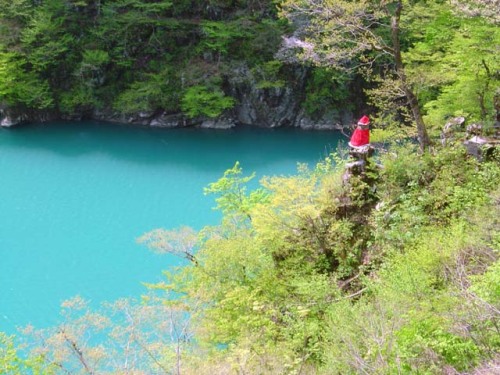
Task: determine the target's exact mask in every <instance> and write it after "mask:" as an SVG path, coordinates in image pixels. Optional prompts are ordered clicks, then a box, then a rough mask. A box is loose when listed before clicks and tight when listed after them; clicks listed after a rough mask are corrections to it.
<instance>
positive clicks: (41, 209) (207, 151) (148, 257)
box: [0, 122, 342, 333]
mask: <svg viewBox="0 0 500 375" xmlns="http://www.w3.org/2000/svg"><path fill="white" fill-rule="evenodd" d="M341 138H342V137H341V136H340V135H339V134H338V133H334V132H304V131H298V130H274V131H273V130H264V129H238V130H229V131H227V130H225V131H217V130H195V129H173V130H166V129H147V128H137V127H128V126H123V125H111V124H103V123H96V122H87V123H51V124H45V125H32V126H24V127H19V128H15V129H0V330H3V331H6V332H8V333H14V332H15V327H16V326H24V325H26V324H29V323H30V324H33V325H35V326H37V327H45V326H48V325H51V324H55V323H57V322H58V320H59V316H58V312H59V310H60V308H59V306H60V303H61V302H62V301H63V300H65V299H68V298H70V297H72V296H74V295H81V296H82V297H84V298H87V299H89V300H91V301H92V303H93V304H94V305H96V306H97V305H98V304H99V303H100V302H103V301H110V300H115V299H117V298H120V297H126V296H139V295H140V294H141V293H144V292H145V288H144V286H143V285H142V284H141V282H156V281H159V280H161V270H163V269H167V268H169V267H172V266H175V265H179V264H180V262H179V260H177V259H176V258H173V257H169V256H160V255H156V254H152V253H150V252H149V251H147V250H146V249H145V248H144V247H142V246H140V245H138V244H136V242H135V240H136V238H137V237H138V236H140V235H141V234H143V233H144V232H146V231H149V230H151V229H154V228H159V227H164V228H175V227H178V226H180V225H189V226H192V227H194V228H195V229H200V228H201V227H203V226H204V225H212V224H216V223H217V222H218V220H219V215H218V213H217V212H215V211H213V210H212V209H211V208H212V207H213V206H214V200H213V197H210V196H204V195H203V187H204V186H206V185H207V184H208V183H210V182H213V181H216V180H217V179H218V178H219V177H220V176H221V175H222V173H223V172H224V171H225V170H226V169H227V168H230V167H232V166H233V165H234V163H235V161H239V162H240V163H241V166H242V167H243V170H244V171H246V172H247V173H250V172H252V171H255V172H257V176H258V177H262V176H263V175H271V174H273V175H277V174H285V175H288V174H293V173H294V172H295V171H296V165H297V163H298V162H302V163H308V164H309V165H313V164H314V163H316V162H317V161H319V160H320V159H321V158H323V157H324V156H325V155H327V154H328V153H329V152H330V151H332V150H333V149H335V148H336V147H337V145H338V142H339V140H340V139H341Z"/></svg>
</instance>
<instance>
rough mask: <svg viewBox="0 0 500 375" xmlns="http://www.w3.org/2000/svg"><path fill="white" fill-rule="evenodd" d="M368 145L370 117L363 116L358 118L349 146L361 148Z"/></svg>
mask: <svg viewBox="0 0 500 375" xmlns="http://www.w3.org/2000/svg"><path fill="white" fill-rule="evenodd" d="M369 145H370V118H369V117H368V116H363V117H361V118H360V119H359V121H358V125H357V127H356V129H355V130H354V133H352V136H351V140H350V141H349V146H350V147H352V148H355V149H357V148H361V147H365V146H369Z"/></svg>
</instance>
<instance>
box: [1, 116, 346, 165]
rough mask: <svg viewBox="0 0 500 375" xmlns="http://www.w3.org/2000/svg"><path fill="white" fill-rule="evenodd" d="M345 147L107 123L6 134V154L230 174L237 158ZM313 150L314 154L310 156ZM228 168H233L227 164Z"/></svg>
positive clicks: (296, 137) (327, 138) (301, 138)
mask: <svg viewBox="0 0 500 375" xmlns="http://www.w3.org/2000/svg"><path fill="white" fill-rule="evenodd" d="M339 141H340V142H344V140H343V136H342V135H341V134H340V133H339V132H333V131H321V132H310V131H304V130H300V129H263V128H257V127H237V128H235V129H230V130H215V129H195V128H183V129H158V128H149V127H141V126H131V125H126V124H111V123H104V122H94V121H86V122H51V123H46V124H31V125H23V126H19V127H14V128H10V129H1V131H0V152H1V150H2V149H4V150H6V149H9V148H15V149H29V150H41V151H48V152H53V153H56V154H58V155H61V156H64V157H68V158H76V157H81V156H85V155H91V154H93V153H100V154H104V155H106V156H107V157H110V158H114V159H119V160H124V161H127V162H130V163H139V164H145V165H147V164H149V165H156V164H175V165H183V166H187V167H191V168H199V169H203V170H225V169H227V168H229V167H231V166H232V164H233V163H234V162H235V161H236V160H235V159H234V158H235V155H238V159H239V160H240V161H242V162H243V161H248V160H250V163H251V164H252V168H259V167H261V166H263V165H264V166H265V165H267V164H270V163H272V162H280V161H286V160H290V159H293V160H296V161H298V162H300V161H304V160H306V161H311V160H314V161H319V160H321V159H322V158H324V157H325V156H326V155H328V154H329V153H330V152H331V151H332V150H335V149H336V148H337V146H338V143H339ZM311 150H314V151H311ZM228 164H229V165H228Z"/></svg>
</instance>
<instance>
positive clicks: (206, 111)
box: [181, 85, 235, 117]
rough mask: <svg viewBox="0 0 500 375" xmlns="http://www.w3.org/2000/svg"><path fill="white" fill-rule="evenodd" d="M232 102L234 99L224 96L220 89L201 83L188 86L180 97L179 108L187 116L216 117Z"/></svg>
mask: <svg viewBox="0 0 500 375" xmlns="http://www.w3.org/2000/svg"><path fill="white" fill-rule="evenodd" d="M234 104H235V101H234V99H233V98H231V97H229V96H226V95H225V94H224V93H223V92H222V91H221V90H220V89H210V88H208V87H207V86H202V85H198V86H192V87H190V88H188V89H187V90H186V92H185V93H184V96H183V97H182V99H181V108H182V110H183V112H185V113H186V114H187V115H188V116H189V117H197V116H208V117H217V116H219V115H221V114H222V113H223V112H224V111H225V110H227V109H230V108H232V107H233V106H234Z"/></svg>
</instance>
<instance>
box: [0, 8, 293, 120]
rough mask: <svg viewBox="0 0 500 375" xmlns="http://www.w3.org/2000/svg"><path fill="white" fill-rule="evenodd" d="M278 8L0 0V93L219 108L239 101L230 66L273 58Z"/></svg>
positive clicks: (106, 105)
mask: <svg viewBox="0 0 500 375" xmlns="http://www.w3.org/2000/svg"><path fill="white" fill-rule="evenodd" d="M275 14H276V10H275V7H274V4H273V3H272V2H269V1H264V2H259V1H242V2H238V3H233V2H227V1H204V0H196V1H176V2H175V3H174V2H171V1H142V0H108V1H93V0H89V1H87V0H84V1H61V0H48V1H43V2H33V1H24V0H20V1H15V2H11V1H1V2H0V30H1V31H0V98H1V100H2V102H3V104H4V105H7V106H10V107H16V108H19V109H20V110H27V109H47V108H52V109H54V110H58V111H60V112H62V113H63V114H66V115H73V114H77V115H78V114H82V113H83V114H85V113H87V112H88V111H92V110H95V109H100V110H102V109H114V110H116V111H119V112H122V113H132V112H140V111H156V110H165V111H167V112H180V111H181V110H183V111H184V112H185V113H187V114H188V115H189V116H195V115H198V114H199V113H204V114H206V115H208V116H213V115H218V114H220V113H221V112H222V111H223V110H224V109H226V108H228V107H231V106H232V104H233V103H232V100H231V98H228V97H227V96H226V95H225V93H224V90H223V89H222V85H223V83H224V78H225V74H226V73H227V71H228V70H229V66H230V65H231V64H234V63H235V62H237V61H241V60H244V61H245V62H246V63H248V65H249V66H250V67H253V66H258V65H260V64H263V63H265V62H269V61H272V60H273V54H274V52H275V51H276V50H277V47H278V44H279V42H280V35H281V34H282V33H283V32H284V31H285V27H284V24H283V23H282V22H280V21H278V20H277V18H276V16H275ZM225 72H226V73H225ZM207 103H208V106H209V107H210V108H209V109H207V107H206V106H205V105H206V104H207Z"/></svg>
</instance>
